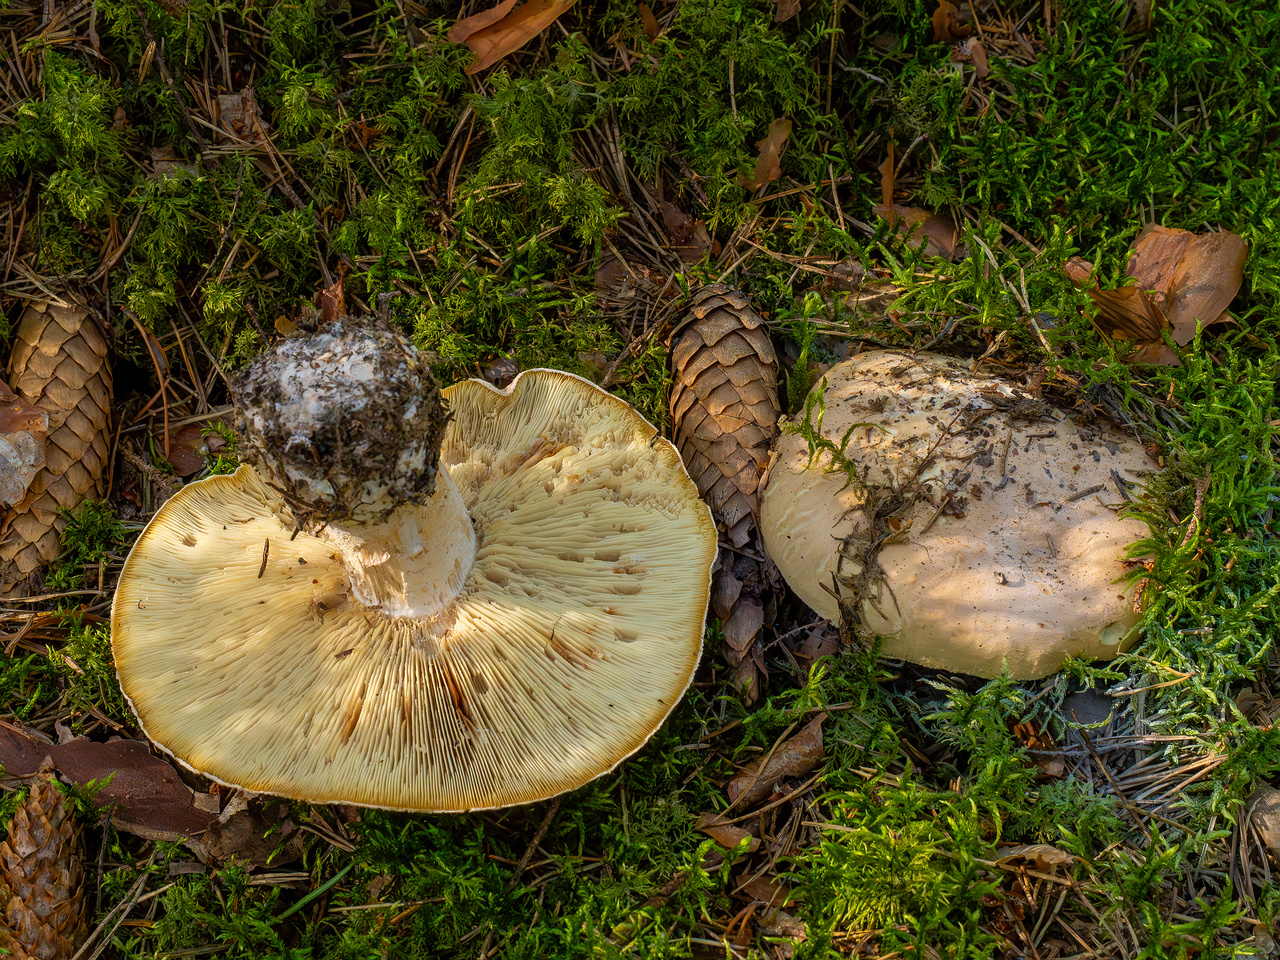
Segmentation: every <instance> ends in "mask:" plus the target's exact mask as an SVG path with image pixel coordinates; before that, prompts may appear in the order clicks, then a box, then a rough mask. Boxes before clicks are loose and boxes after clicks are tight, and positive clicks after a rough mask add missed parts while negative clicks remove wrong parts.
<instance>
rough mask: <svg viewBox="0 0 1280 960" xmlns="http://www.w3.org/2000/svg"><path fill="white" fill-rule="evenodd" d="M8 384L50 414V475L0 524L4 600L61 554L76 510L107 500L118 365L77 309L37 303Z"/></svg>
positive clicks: (26, 317)
mask: <svg viewBox="0 0 1280 960" xmlns="http://www.w3.org/2000/svg"><path fill="white" fill-rule="evenodd" d="M9 383H10V385H11V386H12V388H13V391H14V393H16V394H17V395H18V396H19V397H21V398H22V399H23V400H25V401H27V402H28V403H31V404H34V405H35V406H37V407H39V408H41V409H42V410H44V411H46V412H47V413H48V414H49V434H48V437H47V438H46V447H45V462H44V468H43V469H42V470H41V471H40V472H39V473H38V474H36V477H35V479H34V480H33V481H32V483H31V486H30V488H29V489H28V490H27V495H26V496H25V497H24V498H23V500H22V502H20V503H19V504H17V505H16V506H14V507H11V508H10V509H9V511H8V513H7V514H6V515H5V516H4V518H3V520H0V576H2V577H3V579H2V580H0V596H16V595H21V594H23V593H25V592H27V590H28V589H29V586H30V582H31V579H32V576H33V574H36V573H38V572H39V570H40V568H41V567H43V566H44V565H45V564H47V563H49V562H50V561H51V560H53V559H54V558H55V557H56V556H57V555H58V534H59V533H60V532H61V530H62V528H63V527H64V526H65V525H66V518H65V516H60V515H59V508H63V509H66V510H71V509H74V508H75V507H76V506H77V505H78V504H79V503H80V501H81V500H83V499H84V498H85V497H96V496H100V495H101V494H102V479H103V472H104V470H105V469H106V466H107V455H108V450H109V448H110V443H111V440H110V437H109V436H108V425H109V420H110V410H111V365H110V364H109V363H108V362H107V340H106V337H105V336H104V335H103V333H102V331H101V329H100V328H99V327H98V324H97V322H96V321H95V320H94V319H93V318H92V317H91V316H90V315H89V312H88V311H87V310H86V309H85V308H84V307H81V306H79V305H78V304H70V305H67V306H60V305H58V304H54V303H32V304H31V305H30V306H28V307H27V309H26V310H25V311H24V312H23V314H22V318H21V319H20V320H19V321H18V331H17V334H16V336H15V339H14V345H13V357H12V360H11V361H10V364H9Z"/></svg>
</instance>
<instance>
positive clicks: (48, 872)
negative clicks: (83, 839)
mask: <svg viewBox="0 0 1280 960" xmlns="http://www.w3.org/2000/svg"><path fill="white" fill-rule="evenodd" d="M78 846H79V835H78V833H77V831H76V827H75V822H74V820H73V817H72V813H71V810H70V809H69V807H68V805H67V804H66V802H65V800H64V798H63V796H62V794H61V793H60V792H59V791H58V789H57V787H55V786H54V785H53V781H52V777H51V776H49V775H47V774H46V776H44V777H42V778H41V779H39V780H37V781H36V782H35V784H34V785H33V786H32V787H31V794H30V796H28V797H27V802H26V803H24V804H23V805H22V806H21V807H19V808H18V812H17V813H15V814H14V816H13V821H12V822H11V823H10V824H9V838H8V839H7V840H5V841H0V905H2V907H3V910H4V915H3V918H2V919H0V955H5V954H4V953H3V952H4V951H8V954H7V955H8V956H10V957H11V958H12V960H28V958H30V960H68V958H70V957H71V956H72V955H73V954H74V953H75V952H76V949H77V948H78V947H79V946H80V944H81V942H82V941H83V940H84V936H85V917H84V885H83V880H84V870H83V868H82V867H81V865H80V858H79V856H78V855H77V847H78Z"/></svg>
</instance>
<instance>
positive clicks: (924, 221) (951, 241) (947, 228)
mask: <svg viewBox="0 0 1280 960" xmlns="http://www.w3.org/2000/svg"><path fill="white" fill-rule="evenodd" d="M893 149H894V148H893V141H892V140H890V141H889V155H888V156H887V157H886V158H885V161H884V163H882V164H880V166H879V170H880V202H879V203H878V204H876V205H875V206H874V207H872V208H871V209H872V212H873V213H874V214H875V215H876V216H878V217H881V218H883V219H885V220H888V221H889V223H891V224H892V225H893V226H894V228H895V229H896V230H897V231H898V232H899V233H903V234H905V235H906V241H907V243H909V244H911V245H912V246H913V247H918V246H919V245H920V244H921V242H923V243H924V245H925V247H924V252H925V256H928V257H943V258H945V259H947V260H950V259H951V258H952V257H953V256H955V254H956V252H957V250H958V249H959V247H960V235H959V234H958V233H957V232H956V228H955V226H954V225H953V224H952V223H951V221H950V220H947V219H945V218H943V217H940V216H938V215H937V214H936V213H930V212H929V211H928V210H923V209H921V208H920V207H903V206H899V205H898V204H896V203H894V202H893V172H894V158H893Z"/></svg>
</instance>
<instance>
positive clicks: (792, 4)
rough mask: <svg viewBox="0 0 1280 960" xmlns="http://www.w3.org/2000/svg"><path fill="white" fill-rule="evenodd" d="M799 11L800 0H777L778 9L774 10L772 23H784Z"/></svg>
mask: <svg viewBox="0 0 1280 960" xmlns="http://www.w3.org/2000/svg"><path fill="white" fill-rule="evenodd" d="M799 12H800V0H778V9H777V10H775V11H774V14H773V22H774V23H786V22H787V21H788V20H790V19H791V18H792V17H794V16H795V15H796V14H797V13H799Z"/></svg>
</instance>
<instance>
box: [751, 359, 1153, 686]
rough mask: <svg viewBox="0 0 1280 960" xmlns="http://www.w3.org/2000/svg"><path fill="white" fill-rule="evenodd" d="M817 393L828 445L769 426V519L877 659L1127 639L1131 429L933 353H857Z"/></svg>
mask: <svg viewBox="0 0 1280 960" xmlns="http://www.w3.org/2000/svg"><path fill="white" fill-rule="evenodd" d="M819 396H820V397H821V401H822V402H821V403H818V402H816V401H817V397H819ZM811 399H812V400H813V401H814V402H813V403H811V405H810V406H809V423H810V425H811V426H813V427H814V428H815V432H814V438H815V441H816V440H817V438H818V437H819V436H820V437H822V438H825V443H824V444H822V446H824V447H825V449H821V450H818V451H817V452H816V455H815V456H813V458H812V460H811V457H810V444H809V441H808V440H806V438H805V437H804V436H803V435H802V433H801V432H792V431H787V432H784V434H783V435H782V436H781V437H779V439H778V441H777V443H776V445H775V451H776V459H775V460H774V462H773V464H772V466H771V467H770V470H769V476H768V480H767V483H766V486H765V492H764V498H763V502H762V507H761V532H762V534H763V536H764V540H765V545H766V547H767V548H768V550H769V554H770V556H772V558H773V560H774V562H775V563H777V565H778V569H779V570H780V571H781V572H782V575H783V576H784V577H785V578H786V580H787V583H788V584H790V585H791V587H792V589H794V590H795V592H796V593H797V594H798V595H799V596H800V598H801V599H803V600H804V601H805V602H806V603H807V604H808V605H809V606H810V607H812V608H813V609H814V610H815V611H816V612H817V613H818V614H820V615H821V616H823V617H825V618H827V619H828V620H831V621H833V622H836V623H839V622H840V620H841V616H842V613H843V614H844V615H845V616H848V617H849V618H850V619H851V620H852V621H853V622H854V623H855V624H856V625H858V626H859V627H860V628H861V630H862V632H864V633H865V634H868V635H876V634H878V635H880V636H881V637H882V638H883V645H882V647H881V653H882V654H883V655H884V656H886V657H893V658H895V659H902V660H909V661H911V662H913V663H918V664H923V665H925V666H928V667H935V668H939V669H944V670H950V671H954V672H959V673H967V674H974V675H977V676H981V677H994V676H999V675H1000V674H1001V672H1002V670H1003V669H1004V666H1005V663H1006V661H1007V664H1008V669H1009V672H1010V673H1011V675H1012V676H1013V677H1015V678H1016V679H1024V680H1025V679H1034V678H1038V677H1043V676H1047V675H1048V674H1050V673H1053V672H1054V671H1055V670H1057V669H1059V668H1060V667H1061V666H1062V662H1063V660H1064V659H1065V658H1066V656H1067V655H1068V654H1071V655H1074V656H1079V657H1095V658H1109V657H1114V656H1115V655H1116V654H1118V653H1120V652H1121V651H1122V650H1123V649H1124V648H1125V647H1126V646H1127V645H1128V644H1130V643H1132V642H1133V641H1134V640H1135V639H1136V633H1137V631H1136V630H1134V629H1133V628H1134V627H1135V626H1136V624H1137V622H1138V619H1139V614H1138V613H1137V611H1136V610H1135V603H1134V591H1133V588H1132V587H1131V586H1128V585H1126V584H1124V583H1117V582H1116V581H1117V580H1119V579H1120V578H1121V577H1123V576H1124V574H1125V573H1126V568H1125V566H1124V565H1123V563H1122V560H1123V558H1124V554H1125V550H1126V548H1127V547H1128V546H1129V545H1130V544H1131V543H1133V541H1135V540H1137V539H1138V538H1140V537H1142V536H1145V535H1146V533H1147V528H1146V525H1145V524H1143V523H1142V522H1140V521H1138V520H1135V519H1132V518H1126V517H1121V516H1118V515H1117V510H1118V509H1119V507H1120V506H1121V505H1122V504H1123V502H1124V501H1123V499H1122V496H1121V494H1120V492H1119V489H1118V483H1117V478H1119V479H1120V482H1122V483H1124V484H1126V486H1127V485H1128V484H1131V483H1134V482H1136V481H1139V480H1140V479H1141V477H1142V476H1143V475H1144V474H1147V473H1150V472H1154V471H1155V470H1156V469H1157V465H1156V464H1155V463H1154V462H1153V461H1152V460H1151V459H1150V458H1149V457H1148V456H1147V454H1146V452H1145V451H1144V450H1143V449H1142V447H1141V446H1140V445H1139V444H1138V443H1137V441H1135V440H1132V439H1130V438H1128V437H1126V436H1125V435H1123V434H1122V433H1120V432H1118V431H1117V430H1115V429H1113V428H1111V427H1109V426H1107V425H1102V424H1093V425H1090V426H1088V427H1082V426H1080V425H1078V424H1076V423H1075V422H1074V421H1072V420H1070V419H1068V418H1067V417H1066V415H1065V414H1064V413H1062V412H1061V411H1058V410H1055V409H1053V408H1052V407H1048V406H1047V405H1045V404H1043V403H1040V402H1039V401H1037V400H1034V399H1032V398H1030V397H1028V396H1026V395H1025V394H1021V393H1019V392H1018V391H1016V390H1014V389H1012V388H1011V387H1010V386H1009V385H1008V384H1007V383H1005V382H1004V381H1001V380H999V379H997V378H993V377H988V376H983V375H975V374H972V373H970V372H969V371H968V367H967V364H966V363H965V362H963V361H960V360H955V359H951V358H948V357H943V356H939V355H937V354H927V353H919V354H915V355H911V354H907V353H900V352H897V351H888V350H877V351H871V352H869V353H864V354H861V355H859V356H856V357H853V358H851V359H849V360H846V361H844V362H843V363H840V364H837V365H835V366H834V367H832V368H831V369H830V370H828V371H827V373H826V375H825V376H824V378H823V379H822V381H821V382H820V383H819V384H818V385H817V386H816V387H815V388H814V392H813V394H811ZM842 447H843V454H842V455H839V454H838V452H839V451H840V450H841V448H842ZM833 450H834V451H836V453H835V454H833ZM842 607H843V608H844V609H843V610H842Z"/></svg>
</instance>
